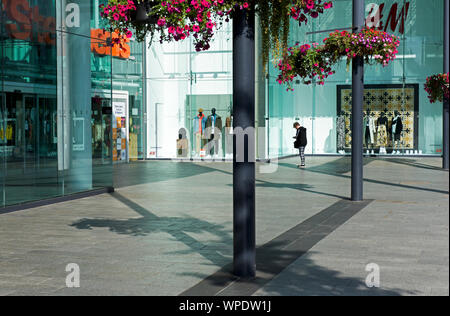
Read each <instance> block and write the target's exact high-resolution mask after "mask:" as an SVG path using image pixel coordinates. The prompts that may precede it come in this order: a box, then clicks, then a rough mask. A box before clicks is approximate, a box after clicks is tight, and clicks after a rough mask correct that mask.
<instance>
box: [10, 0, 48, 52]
mask: <svg viewBox="0 0 450 316" xmlns="http://www.w3.org/2000/svg"><path fill="white" fill-rule="evenodd" d="M2 2H3V8H5V11H6V13H7V15H8V17H10V18H11V19H12V20H14V21H16V22H17V23H10V24H6V29H7V30H8V32H9V34H10V36H11V37H12V38H15V39H19V40H31V39H32V38H31V37H32V34H33V33H32V30H33V27H34V25H37V27H36V29H37V31H38V32H37V41H38V42H39V43H43V44H49V45H55V31H56V19H55V18H54V17H45V16H41V15H40V14H39V8H38V7H37V6H35V7H33V8H32V7H30V4H29V3H28V1H27V0H2Z"/></svg>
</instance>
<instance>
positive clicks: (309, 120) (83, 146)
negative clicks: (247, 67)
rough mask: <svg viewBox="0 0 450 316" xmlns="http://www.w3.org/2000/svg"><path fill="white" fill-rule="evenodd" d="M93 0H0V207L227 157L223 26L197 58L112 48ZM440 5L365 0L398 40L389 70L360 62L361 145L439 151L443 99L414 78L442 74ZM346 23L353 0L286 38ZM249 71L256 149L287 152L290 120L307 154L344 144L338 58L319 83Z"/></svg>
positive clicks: (165, 50)
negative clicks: (303, 133)
mask: <svg viewBox="0 0 450 316" xmlns="http://www.w3.org/2000/svg"><path fill="white" fill-rule="evenodd" d="M105 2H106V0H77V1H75V0H73V1H72V0H57V1H56V0H52V1H48V0H0V4H1V16H0V17H1V20H0V22H1V23H0V34H1V36H0V63H1V72H0V109H1V111H0V163H1V165H0V172H1V176H0V206H8V205H14V204H19V203H23V202H28V201H34V200H41V199H44V198H51V197H57V196H64V195H67V194H72V193H76V192H83V191H87V190H92V189H97V188H105V187H111V186H113V185H114V183H113V172H114V165H115V164H116V163H124V162H129V161H134V160H138V159H146V158H156V159H158V158H179V159H190V158H232V140H233V136H232V132H233V131H232V128H231V126H232V122H233V116H232V114H233V113H232V108H233V105H232V100H233V98H232V96H233V95H232V93H233V92H232V49H233V47H232V26H231V23H228V24H226V25H225V26H224V28H223V29H221V30H220V31H219V32H218V33H217V34H216V36H215V40H214V41H213V42H212V45H211V48H210V50H208V51H205V52H200V53H197V52H195V51H194V50H193V45H192V43H191V42H189V41H188V40H186V41H183V42H178V43H171V44H159V43H157V42H156V43H153V44H152V45H151V46H150V45H148V44H149V43H148V42H147V43H145V44H142V43H137V42H136V41H135V40H134V39H122V40H121V42H122V45H121V46H119V45H114V46H111V45H110V43H111V39H112V38H113V37H116V36H117V35H116V34H115V33H114V32H111V31H108V28H107V26H106V25H105V24H104V21H102V19H101V18H100V15H99V4H101V3H105ZM442 10H443V3H442V1H425V0H411V1H406V0H400V1H393V0H372V1H370V2H369V1H366V15H367V21H366V22H367V25H368V26H371V27H377V28H379V29H382V30H386V31H388V32H390V33H393V34H395V35H397V36H399V37H400V39H401V46H400V49H399V54H398V58H397V59H396V60H395V61H394V62H392V63H391V64H390V65H389V66H388V67H386V68H382V67H381V66H377V65H366V66H365V83H366V85H367V86H366V91H365V120H364V123H365V125H364V128H363V132H364V141H365V150H367V151H368V153H370V154H374V155H378V154H394V155H398V154H413V155H414V154H418V155H420V154H422V155H440V154H441V151H442V104H440V103H436V104H430V103H429V101H428V98H427V95H426V92H425V91H424V90H423V84H424V82H425V78H426V77H427V76H429V75H431V74H434V73H439V72H441V71H442V64H443V53H442V52H443V18H442V16H441V14H440V13H441V12H442ZM351 20H352V1H351V0H335V1H334V8H333V9H331V10H326V12H325V13H324V14H323V15H321V16H320V17H319V18H318V19H316V20H313V21H310V23H309V24H308V25H306V26H302V27H298V26H297V25H292V26H291V36H290V42H291V44H294V43H295V42H300V43H313V42H318V43H321V42H322V40H323V39H324V38H325V37H326V36H327V35H328V33H329V32H331V31H334V30H335V29H341V28H349V27H350V26H351V23H352V21H351ZM103 29H105V30H103ZM257 32H259V30H257ZM256 46H257V50H258V49H259V46H260V37H259V36H257V37H256ZM259 55H260V54H259V53H258V52H257V57H260V56H259ZM256 66H257V67H256V70H257V73H256V124H257V127H258V129H257V136H258V142H257V146H258V148H257V156H258V158H275V157H282V156H288V155H292V154H297V151H296V150H295V149H294V148H293V140H292V137H293V136H294V130H293V127H292V125H293V122H295V121H298V122H300V123H301V124H302V125H304V126H305V127H306V128H307V131H308V146H307V147H306V153H308V154H325V155H328V154H332V155H336V154H347V153H349V152H350V148H351V138H352V137H351V132H350V131H351V126H350V124H351V115H350V114H351V70H350V69H347V67H346V64H345V60H343V61H342V62H341V63H340V65H338V67H337V72H336V74H335V75H333V76H331V77H329V78H328V80H327V81H326V83H325V86H320V85H316V84H314V83H313V84H312V85H309V86H306V85H303V84H301V83H300V81H298V82H296V83H295V84H294V86H293V87H294V91H293V92H287V91H286V90H285V89H286V87H285V86H281V85H279V84H278V83H277V82H276V80H275V79H276V77H277V71H276V69H275V68H274V66H273V65H272V63H271V62H269V65H267V71H268V74H267V76H266V75H265V73H264V71H263V67H262V65H261V63H260V60H258V61H257V65H256ZM395 117H399V118H400V119H401V121H402V127H403V128H402V130H401V133H394V132H393V125H394V124H393V119H394V118H395ZM383 126H384V127H383Z"/></svg>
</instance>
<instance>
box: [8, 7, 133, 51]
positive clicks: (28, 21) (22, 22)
mask: <svg viewBox="0 0 450 316" xmlns="http://www.w3.org/2000/svg"><path fill="white" fill-rule="evenodd" d="M0 1H1V2H2V3H3V8H5V11H6V14H7V16H8V18H9V19H11V20H12V21H13V22H14V23H8V24H6V30H7V31H8V33H9V36H10V37H11V38H14V39H18V40H25V41H36V40H37V42H39V43H42V44H47V45H56V40H55V34H56V19H55V18H54V17H45V16H41V15H40V13H39V7H38V6H34V7H31V6H30V4H29V3H28V1H27V0H0ZM34 28H35V29H34ZM33 31H34V32H33ZM33 34H37V38H34V37H33ZM91 37H92V39H91V51H92V52H94V53H96V54H98V55H108V56H111V55H112V56H113V57H117V58H123V59H127V58H129V57H130V53H131V49H130V46H129V45H128V44H127V43H129V42H130V39H129V38H127V37H126V36H121V37H120V43H118V44H113V45H112V46H110V45H108V44H107V41H108V40H109V39H110V38H112V39H113V40H114V39H117V38H119V34H118V33H116V32H114V33H112V35H111V33H110V32H105V31H103V30H101V29H94V30H91Z"/></svg>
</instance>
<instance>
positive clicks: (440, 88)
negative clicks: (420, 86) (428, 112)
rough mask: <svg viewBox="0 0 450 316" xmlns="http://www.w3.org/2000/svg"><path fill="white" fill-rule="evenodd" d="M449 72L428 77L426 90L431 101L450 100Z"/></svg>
mask: <svg viewBox="0 0 450 316" xmlns="http://www.w3.org/2000/svg"><path fill="white" fill-rule="evenodd" d="M448 84H449V83H448V73H442V74H436V75H432V76H430V77H428V78H427V82H426V83H425V85H424V86H425V91H426V92H427V93H428V99H430V102H431V103H434V102H443V101H448V100H449V87H448Z"/></svg>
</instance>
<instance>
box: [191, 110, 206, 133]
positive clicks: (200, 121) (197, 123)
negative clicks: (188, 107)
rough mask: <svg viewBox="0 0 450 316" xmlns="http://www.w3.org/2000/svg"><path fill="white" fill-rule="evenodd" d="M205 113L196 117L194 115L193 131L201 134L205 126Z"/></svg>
mask: <svg viewBox="0 0 450 316" xmlns="http://www.w3.org/2000/svg"><path fill="white" fill-rule="evenodd" d="M206 120H207V118H206V115H205V114H203V113H202V114H201V115H200V114H198V115H197V116H196V117H194V125H193V127H194V133H195V134H197V133H199V134H201V135H203V133H204V131H205V128H206Z"/></svg>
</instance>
